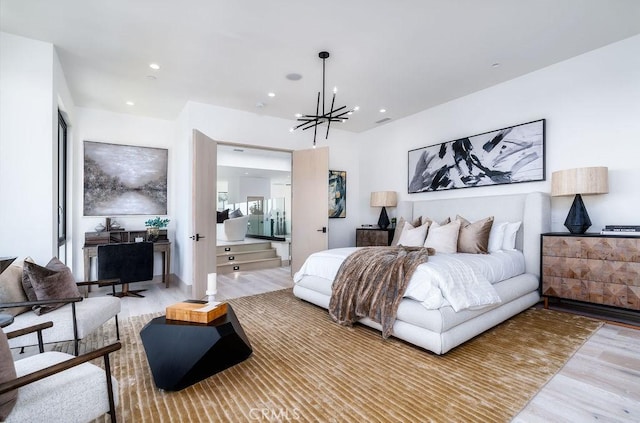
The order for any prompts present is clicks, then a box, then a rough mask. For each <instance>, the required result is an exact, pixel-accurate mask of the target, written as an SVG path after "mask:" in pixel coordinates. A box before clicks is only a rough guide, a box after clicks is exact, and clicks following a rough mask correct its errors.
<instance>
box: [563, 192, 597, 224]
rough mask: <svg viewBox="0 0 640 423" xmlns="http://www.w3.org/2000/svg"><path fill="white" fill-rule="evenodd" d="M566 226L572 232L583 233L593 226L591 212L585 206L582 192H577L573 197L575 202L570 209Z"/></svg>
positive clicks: (565, 222)
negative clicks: (590, 217)
mask: <svg viewBox="0 0 640 423" xmlns="http://www.w3.org/2000/svg"><path fill="white" fill-rule="evenodd" d="M564 226H566V228H567V229H569V232H571V233H572V234H583V233H585V232H587V229H589V228H590V227H591V219H589V213H587V209H586V208H585V207H584V203H583V202H582V197H581V196H580V194H576V197H575V198H574V199H573V204H572V205H571V208H570V209H569V214H568V215H567V219H566V220H565V221H564Z"/></svg>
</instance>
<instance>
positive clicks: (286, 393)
mask: <svg viewBox="0 0 640 423" xmlns="http://www.w3.org/2000/svg"><path fill="white" fill-rule="evenodd" d="M230 304H231V305H232V306H233V308H234V310H235V312H236V315H237V316H238V319H239V320H240V323H241V324H242V326H243V328H244V330H245V333H246V334H247V336H248V337H249V340H250V342H251V344H252V347H253V351H254V352H253V355H252V356H251V357H250V358H249V359H248V360H246V361H244V362H243V363H241V364H238V365H236V366H234V367H232V368H230V369H227V370H225V371H223V372H221V373H218V374H216V375H214V376H212V377H210V378H208V379H206V380H204V381H202V382H200V383H198V384H196V385H193V386H191V387H189V388H186V389H184V390H182V391H179V392H165V391H160V390H158V389H157V388H156V387H155V385H154V383H153V378H152V375H151V372H150V370H149V366H148V364H147V359H146V355H145V352H144V347H143V345H142V342H141V340H140V336H139V333H140V330H141V329H142V327H143V326H144V325H145V324H146V323H147V322H148V321H149V320H150V319H151V318H153V317H155V316H157V315H159V314H155V315H145V316H138V317H133V318H130V319H129V320H128V321H125V322H122V324H121V333H122V343H123V348H122V350H120V351H118V352H116V353H115V354H114V356H113V359H112V368H113V370H114V375H115V377H116V378H117V379H118V381H119V383H120V405H119V408H118V416H117V417H118V419H119V421H121V422H154V423H157V422H189V421H193V422H252V421H260V422H291V421H295V422H298V421H299V422H428V421H433V422H474V421H479V422H480V421H481V422H501V421H502V422H504V421H509V420H510V419H511V418H512V417H513V416H514V415H516V414H517V413H518V412H519V411H520V410H521V409H522V408H523V407H524V406H525V405H526V403H527V402H528V400H529V399H530V398H531V397H532V396H533V395H534V394H535V393H536V392H537V391H538V390H539V389H540V388H541V387H542V386H543V385H544V384H545V382H547V381H548V380H549V379H550V378H551V377H552V376H553V375H554V374H555V373H556V372H557V371H558V370H559V369H560V368H561V367H562V366H563V364H564V363H565V362H566V361H567V360H568V359H569V358H570V357H571V355H572V354H573V353H574V352H575V351H576V350H577V349H578V348H579V347H580V346H581V345H582V344H583V343H584V341H585V340H586V339H587V338H588V337H589V336H590V335H591V334H592V333H593V332H594V331H595V330H596V329H597V328H598V327H599V326H600V325H601V323H600V322H598V321H595V320H591V319H588V318H585V317H581V316H575V315H570V314H566V313H560V312H554V311H550V310H543V309H530V310H527V311H525V312H524V313H521V314H520V315H518V316H516V317H514V318H512V319H510V320H508V321H507V322H505V323H503V324H501V325H499V326H497V327H495V328H493V329H491V330H489V331H488V332H485V333H484V334H482V335H480V336H478V337H476V338H474V339H472V340H471V341H469V342H467V343H465V344H463V345H461V346H459V347H457V348H455V349H453V350H452V351H450V352H448V353H447V354H445V355H443V356H437V355H435V354H432V353H430V352H427V351H425V350H422V349H419V348H416V347H414V346H411V345H409V344H406V343H404V342H402V341H399V340H396V339H388V340H383V339H382V338H381V336H380V333H379V332H377V331H374V330H372V329H369V328H367V327H364V326H360V325H356V326H355V327H353V328H347V327H343V326H339V325H337V324H335V323H333V321H331V319H330V317H329V315H328V313H327V311H326V310H324V309H321V308H319V307H316V306H314V305H311V304H309V303H306V302H304V301H302V300H300V299H297V298H295V297H294V296H293V294H292V293H291V290H288V289H287V290H281V291H275V292H271V293H267V294H261V295H256V296H251V297H244V298H238V299H234V300H231V301H230ZM100 332H102V333H98V334H96V336H95V337H94V338H93V339H88V341H87V342H88V344H89V345H86V347H89V346H90V345H91V344H92V343H93V344H94V345H92V346H98V345H99V344H102V343H103V342H104V340H105V339H107V340H109V339H111V340H113V339H115V336H114V333H115V330H114V328H110V327H109V326H105V330H104V331H100ZM109 332H111V333H109ZM100 421H103V420H102V419H101V420H100ZM104 421H108V419H107V418H106V417H105V419H104Z"/></svg>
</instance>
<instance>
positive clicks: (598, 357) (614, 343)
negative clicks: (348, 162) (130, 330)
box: [91, 267, 640, 423]
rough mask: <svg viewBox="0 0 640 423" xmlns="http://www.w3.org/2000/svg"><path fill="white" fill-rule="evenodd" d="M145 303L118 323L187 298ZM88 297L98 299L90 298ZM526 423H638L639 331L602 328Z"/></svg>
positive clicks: (264, 284) (533, 405)
mask: <svg viewBox="0 0 640 423" xmlns="http://www.w3.org/2000/svg"><path fill="white" fill-rule="evenodd" d="M292 286H293V281H292V278H291V275H290V269H289V268H288V267H282V268H276V269H267V270H259V271H251V272H238V273H235V274H229V275H218V294H217V295H216V298H215V299H216V300H226V299H230V298H235V297H241V296H246V295H255V294H260V293H263V292H268V291H273V290H277V289H283V288H288V287H292ZM141 288H147V291H145V292H144V293H143V295H145V298H132V297H127V298H123V300H122V313H121V319H126V318H127V317H129V316H134V315H141V314H147V313H152V312H158V311H164V309H165V307H166V306H167V305H169V304H172V303H175V302H178V301H182V300H184V299H187V298H191V296H190V292H185V291H182V290H181V289H180V288H178V287H176V286H175V284H174V285H172V286H171V287H169V288H168V289H167V288H164V285H163V284H162V283H159V281H158V282H148V283H141V284H135V285H133V286H132V289H141ZM91 295H100V293H97V292H94V293H92V294H91ZM513 421H514V422H517V423H523V422H526V423H529V422H588V421H598V422H603V421H604V422H631V421H640V330H636V329H631V328H625V327H621V326H614V325H609V324H606V325H604V326H603V327H602V328H601V329H599V330H598V331H597V332H596V333H595V334H594V335H593V336H592V337H591V338H590V339H589V340H588V341H587V342H586V343H585V344H584V345H583V346H582V347H581V348H580V349H579V351H578V352H577V353H576V354H575V355H574V356H573V357H572V358H571V359H570V360H569V361H568V362H567V364H566V365H565V366H564V367H563V368H562V369H561V370H560V372H559V373H557V374H556V375H555V376H554V377H553V378H552V379H551V380H550V381H549V383H547V385H545V386H544V387H543V388H542V389H541V391H540V392H539V393H538V394H537V395H536V396H535V397H534V398H533V399H532V400H531V401H530V403H529V404H528V405H527V406H526V407H525V408H524V409H523V410H522V412H520V413H519V414H518V415H517V416H515V417H514V419H513Z"/></svg>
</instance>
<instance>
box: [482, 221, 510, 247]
mask: <svg viewBox="0 0 640 423" xmlns="http://www.w3.org/2000/svg"><path fill="white" fill-rule="evenodd" d="M507 223H509V222H498V223H496V222H493V225H492V226H491V232H489V245H488V247H487V249H488V250H489V252H490V253H493V252H496V251H500V250H502V241H503V240H504V230H505V228H506V227H507Z"/></svg>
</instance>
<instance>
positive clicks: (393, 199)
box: [370, 191, 398, 229]
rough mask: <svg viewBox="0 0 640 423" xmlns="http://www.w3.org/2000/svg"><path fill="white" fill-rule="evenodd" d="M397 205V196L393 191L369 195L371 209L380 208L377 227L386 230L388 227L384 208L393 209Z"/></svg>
mask: <svg viewBox="0 0 640 423" xmlns="http://www.w3.org/2000/svg"><path fill="white" fill-rule="evenodd" d="M397 204H398V196H397V195H396V192H395V191H377V192H372V193H371V204H370V205H371V207H382V210H381V211H380V218H379V219H378V226H379V227H380V228H381V229H387V227H388V226H389V216H387V210H386V209H385V207H395V206H396V205H397Z"/></svg>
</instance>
